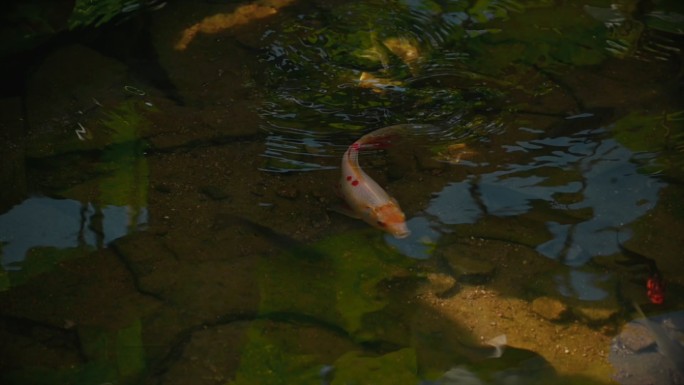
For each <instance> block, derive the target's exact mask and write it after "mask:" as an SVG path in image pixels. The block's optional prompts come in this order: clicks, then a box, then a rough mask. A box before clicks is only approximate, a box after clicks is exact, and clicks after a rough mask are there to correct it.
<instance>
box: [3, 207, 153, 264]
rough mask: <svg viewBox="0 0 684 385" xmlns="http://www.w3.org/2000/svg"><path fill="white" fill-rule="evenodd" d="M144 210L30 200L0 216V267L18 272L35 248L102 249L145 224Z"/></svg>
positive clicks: (145, 211)
mask: <svg viewBox="0 0 684 385" xmlns="http://www.w3.org/2000/svg"><path fill="white" fill-rule="evenodd" d="M147 220H148V213H147V209H146V208H141V209H139V210H134V209H132V208H131V207H128V206H114V205H106V206H103V207H98V206H97V205H94V204H93V203H83V202H79V201H77V200H73V199H53V198H47V197H32V198H28V199H26V200H25V201H23V202H22V203H20V204H18V205H16V206H14V207H13V208H12V209H11V210H9V211H8V212H6V213H5V214H3V215H0V244H1V245H2V248H0V251H1V252H2V253H1V254H0V256H1V257H2V267H3V268H4V269H5V270H20V269H21V263H22V261H23V260H24V258H26V254H27V253H28V251H29V250H30V249H32V248H35V247H54V248H58V249H66V248H74V247H79V246H93V247H106V245H107V244H108V243H109V242H111V241H113V240H115V239H117V238H120V237H123V236H124V235H126V234H128V233H130V232H132V231H135V230H137V229H139V228H141V226H143V225H144V224H146V223H147Z"/></svg>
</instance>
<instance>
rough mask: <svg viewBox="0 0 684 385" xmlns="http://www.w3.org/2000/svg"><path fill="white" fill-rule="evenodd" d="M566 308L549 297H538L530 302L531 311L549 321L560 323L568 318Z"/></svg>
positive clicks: (563, 304)
mask: <svg viewBox="0 0 684 385" xmlns="http://www.w3.org/2000/svg"><path fill="white" fill-rule="evenodd" d="M568 310H569V309H568V306H567V305H566V304H565V303H563V302H562V301H560V300H558V299H555V298H550V297H538V298H535V300H534V301H532V311H534V312H535V313H537V314H539V315H540V316H541V317H542V318H544V319H547V320H549V321H561V320H563V319H564V318H566V317H567V316H568V313H569V312H568Z"/></svg>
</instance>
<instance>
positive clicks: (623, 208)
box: [426, 130, 664, 266]
mask: <svg viewBox="0 0 684 385" xmlns="http://www.w3.org/2000/svg"><path fill="white" fill-rule="evenodd" d="M601 133H602V131H601V130H599V131H584V132H579V133H577V134H576V135H573V136H571V137H558V138H546V139H539V140H533V141H529V142H521V143H517V144H516V145H512V146H508V151H509V152H514V151H521V152H525V153H529V154H531V155H533V157H532V158H531V159H530V161H529V162H528V163H526V164H511V165H507V166H506V169H505V170H501V171H495V172H492V173H487V174H483V175H478V176H473V177H470V178H468V179H467V180H465V181H462V182H458V183H453V184H451V185H449V186H447V187H446V188H445V189H444V190H442V191H441V192H440V193H438V194H437V197H436V198H435V199H433V201H432V202H431V204H430V206H429V207H428V209H427V210H426V212H427V213H428V214H431V215H433V216H435V217H436V218H438V219H439V221H440V222H441V223H443V224H460V223H475V222H476V221H477V220H478V219H479V218H481V217H482V216H483V215H485V214H488V215H494V216H516V215H522V214H525V213H528V212H530V211H531V210H532V208H533V206H535V205H536V204H537V203H539V202H544V203H546V204H547V206H548V207H549V210H550V211H551V212H552V213H555V214H557V216H558V220H550V221H548V222H547V223H546V226H547V229H548V230H549V232H550V233H551V234H552V236H553V238H552V239H551V240H549V241H548V242H545V243H543V244H541V245H539V246H538V247H537V250H538V251H539V252H540V253H542V254H544V255H546V256H547V257H549V258H553V259H558V260H561V261H563V262H564V263H566V264H568V265H570V266H580V265H583V264H584V263H586V262H587V261H588V260H589V259H591V257H592V256H595V255H609V254H612V253H615V252H617V251H618V250H619V249H618V245H617V243H616V236H615V234H616V230H617V229H619V228H620V227H622V226H624V225H626V224H628V223H630V222H633V221H634V220H636V219H637V218H639V217H640V216H642V215H644V214H645V213H646V212H648V210H650V209H651V208H652V207H653V206H654V205H655V203H656V201H657V198H658V191H659V190H660V189H661V188H662V187H664V183H662V182H660V181H658V180H656V179H654V178H651V177H649V176H647V175H643V174H641V173H639V171H638V168H637V165H636V164H634V163H632V162H630V159H633V158H634V157H635V156H636V154H634V153H633V152H631V151H630V150H628V149H627V148H625V147H624V146H622V145H621V144H619V143H618V142H616V141H615V140H614V139H611V138H600V137H598V138H596V139H594V138H595V137H596V136H597V135H600V134H601ZM567 196H570V198H569V199H571V200H573V201H572V202H565V201H566V200H567V199H568V198H566V197H567ZM584 212H590V215H588V216H587V215H586V214H583V213H584ZM568 217H570V218H568ZM583 217H586V218H583ZM573 218H576V219H573ZM568 222H570V223H568Z"/></svg>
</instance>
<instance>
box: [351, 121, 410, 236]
mask: <svg viewBox="0 0 684 385" xmlns="http://www.w3.org/2000/svg"><path fill="white" fill-rule="evenodd" d="M406 126H408V125H405V124H400V125H396V126H389V127H384V128H380V129H378V130H375V131H373V132H371V133H369V134H366V135H364V136H362V137H361V138H360V139H359V140H357V141H356V142H354V143H352V145H351V146H349V148H348V149H347V151H345V153H344V156H343V157H342V178H341V179H340V186H339V187H340V194H341V195H342V198H343V199H344V200H345V202H346V203H347V205H348V206H349V207H348V210H340V211H341V212H342V213H344V214H347V215H349V216H352V217H355V218H360V219H362V220H364V221H366V222H367V223H368V224H370V225H371V226H373V227H376V228H378V229H381V230H383V231H386V232H388V233H390V234H392V235H394V237H395V238H406V237H408V236H409V235H410V234H411V232H410V231H409V229H408V227H407V226H406V216H405V215H404V212H403V211H402V210H401V208H400V207H399V203H398V202H397V201H396V199H394V198H392V197H390V196H389V194H387V192H385V190H383V189H382V187H380V185H378V184H377V183H376V182H375V181H374V180H373V179H372V178H371V177H370V176H368V174H366V173H365V172H364V171H363V170H362V169H361V166H359V151H360V150H362V149H368V148H380V147H382V146H383V145H386V144H387V143H388V141H391V139H392V138H393V137H394V136H396V135H397V134H399V133H401V132H402V131H403V130H404V129H405V128H406Z"/></svg>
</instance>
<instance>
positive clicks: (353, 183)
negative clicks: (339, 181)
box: [351, 180, 359, 186]
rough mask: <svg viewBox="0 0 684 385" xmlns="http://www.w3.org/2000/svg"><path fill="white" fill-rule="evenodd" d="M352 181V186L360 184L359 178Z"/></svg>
mask: <svg viewBox="0 0 684 385" xmlns="http://www.w3.org/2000/svg"><path fill="white" fill-rule="evenodd" d="M351 183H352V186H358V185H359V181H358V180H354V181H352V182H351Z"/></svg>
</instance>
